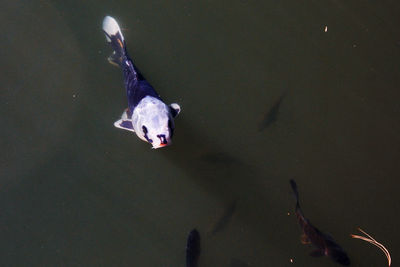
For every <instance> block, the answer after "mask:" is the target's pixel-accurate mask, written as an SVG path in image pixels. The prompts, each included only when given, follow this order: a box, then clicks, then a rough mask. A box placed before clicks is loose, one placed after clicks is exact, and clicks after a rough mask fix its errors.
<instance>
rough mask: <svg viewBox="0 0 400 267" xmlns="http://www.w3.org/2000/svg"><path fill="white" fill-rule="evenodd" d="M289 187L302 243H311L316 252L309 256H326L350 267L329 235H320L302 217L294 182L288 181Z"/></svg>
mask: <svg viewBox="0 0 400 267" xmlns="http://www.w3.org/2000/svg"><path fill="white" fill-rule="evenodd" d="M290 185H291V187H292V189H293V193H294V195H295V198H296V210H295V212H296V217H297V219H298V221H299V225H300V227H301V229H302V230H303V236H302V243H304V244H308V243H311V244H313V245H314V246H315V247H316V250H314V251H313V252H312V253H311V254H310V255H311V256H313V257H319V256H328V257H330V258H331V259H332V260H334V261H335V262H337V263H340V264H342V265H350V259H349V257H348V256H347V254H346V252H345V251H344V250H343V249H342V247H341V246H339V245H338V244H337V243H336V242H335V240H333V238H332V237H331V236H330V235H328V234H325V233H322V232H321V231H320V230H318V228H316V227H315V226H313V225H312V224H311V222H310V221H309V220H308V219H306V218H305V217H304V215H303V212H302V211H301V208H300V203H299V192H298V191H297V184H296V182H295V181H294V180H290Z"/></svg>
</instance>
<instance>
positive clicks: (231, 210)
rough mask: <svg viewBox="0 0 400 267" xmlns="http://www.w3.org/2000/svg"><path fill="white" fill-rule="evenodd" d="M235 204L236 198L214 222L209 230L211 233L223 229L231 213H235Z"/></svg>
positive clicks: (229, 219)
mask: <svg viewBox="0 0 400 267" xmlns="http://www.w3.org/2000/svg"><path fill="white" fill-rule="evenodd" d="M236 204H237V200H236V199H235V200H234V201H233V202H232V203H231V204H230V205H229V206H228V207H227V209H226V210H225V211H224V214H223V215H222V217H221V218H220V219H219V220H218V222H217V223H216V224H215V226H214V228H213V229H212V231H211V234H212V235H215V234H216V233H218V232H219V231H221V230H223V229H225V227H226V226H227V225H228V224H229V222H230V221H231V219H232V216H233V214H234V213H235V210H236Z"/></svg>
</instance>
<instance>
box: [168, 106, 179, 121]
mask: <svg viewBox="0 0 400 267" xmlns="http://www.w3.org/2000/svg"><path fill="white" fill-rule="evenodd" d="M169 108H170V110H171V114H172V117H174V118H175V117H176V116H177V115H178V114H179V113H180V112H181V107H180V106H179V105H178V104H177V103H172V104H171V105H169Z"/></svg>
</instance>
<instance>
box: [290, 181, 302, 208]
mask: <svg viewBox="0 0 400 267" xmlns="http://www.w3.org/2000/svg"><path fill="white" fill-rule="evenodd" d="M290 186H291V187H292V190H293V194H294V197H295V198H296V211H298V210H300V203H299V191H297V184H296V182H295V181H294V180H293V179H291V180H290Z"/></svg>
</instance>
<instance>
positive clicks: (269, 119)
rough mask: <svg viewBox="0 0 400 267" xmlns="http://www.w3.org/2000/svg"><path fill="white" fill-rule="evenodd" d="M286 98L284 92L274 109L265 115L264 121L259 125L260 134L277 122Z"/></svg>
mask: <svg viewBox="0 0 400 267" xmlns="http://www.w3.org/2000/svg"><path fill="white" fill-rule="evenodd" d="M285 96H286V92H284V93H283V94H282V95H281V96H280V97H279V99H278V100H277V101H276V102H275V104H274V105H273V106H272V108H271V109H270V110H269V111H268V112H267V113H266V114H265V116H264V119H263V120H262V121H261V123H260V124H259V125H258V131H259V132H261V131H262V130H264V129H266V128H268V127H269V126H270V125H271V124H273V123H274V122H275V121H276V120H277V118H278V113H279V108H280V106H281V103H282V100H283V99H284V98H285Z"/></svg>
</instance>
